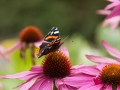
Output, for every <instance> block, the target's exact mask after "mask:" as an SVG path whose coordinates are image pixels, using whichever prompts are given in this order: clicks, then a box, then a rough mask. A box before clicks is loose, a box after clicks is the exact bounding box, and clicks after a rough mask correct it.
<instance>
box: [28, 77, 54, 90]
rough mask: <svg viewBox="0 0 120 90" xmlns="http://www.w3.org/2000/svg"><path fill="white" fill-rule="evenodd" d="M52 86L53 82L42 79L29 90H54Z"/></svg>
mask: <svg viewBox="0 0 120 90" xmlns="http://www.w3.org/2000/svg"><path fill="white" fill-rule="evenodd" d="M52 84H53V80H51V79H48V78H42V79H40V80H39V81H38V82H36V83H34V85H33V86H32V87H31V88H30V89H29V90H52Z"/></svg>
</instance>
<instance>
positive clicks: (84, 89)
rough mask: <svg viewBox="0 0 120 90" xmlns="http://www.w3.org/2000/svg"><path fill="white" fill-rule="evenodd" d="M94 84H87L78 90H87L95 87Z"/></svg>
mask: <svg viewBox="0 0 120 90" xmlns="http://www.w3.org/2000/svg"><path fill="white" fill-rule="evenodd" d="M94 85H95V84H94V83H90V84H86V85H84V86H81V87H80V88H79V89H78V90H86V89H87V88H89V87H91V86H94Z"/></svg>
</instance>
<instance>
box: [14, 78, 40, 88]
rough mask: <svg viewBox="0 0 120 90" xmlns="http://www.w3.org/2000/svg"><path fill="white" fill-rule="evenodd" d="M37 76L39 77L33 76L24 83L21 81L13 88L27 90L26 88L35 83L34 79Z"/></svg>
mask: <svg viewBox="0 0 120 90" xmlns="http://www.w3.org/2000/svg"><path fill="white" fill-rule="evenodd" d="M38 78H39V76H38V77H34V78H32V79H30V80H28V81H26V82H25V83H23V84H21V85H19V86H17V87H15V88H19V89H20V90H28V89H29V88H30V87H31V86H32V85H33V84H34V83H35V81H36V80H37V79H38Z"/></svg>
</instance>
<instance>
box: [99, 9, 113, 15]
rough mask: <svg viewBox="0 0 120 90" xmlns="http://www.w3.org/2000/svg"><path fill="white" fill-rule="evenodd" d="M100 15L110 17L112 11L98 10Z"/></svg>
mask: <svg viewBox="0 0 120 90" xmlns="http://www.w3.org/2000/svg"><path fill="white" fill-rule="evenodd" d="M97 13H98V14H102V15H108V14H110V13H111V11H110V10H97Z"/></svg>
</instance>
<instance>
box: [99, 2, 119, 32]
mask: <svg viewBox="0 0 120 90" xmlns="http://www.w3.org/2000/svg"><path fill="white" fill-rule="evenodd" d="M108 1H110V2H111V3H110V4H109V5H107V6H106V7H105V9H104V10H98V11H97V13H99V14H103V15H107V17H106V19H105V20H104V22H103V26H106V25H110V27H111V30H114V29H115V28H116V27H117V26H118V25H119V24H120V0H108Z"/></svg>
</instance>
